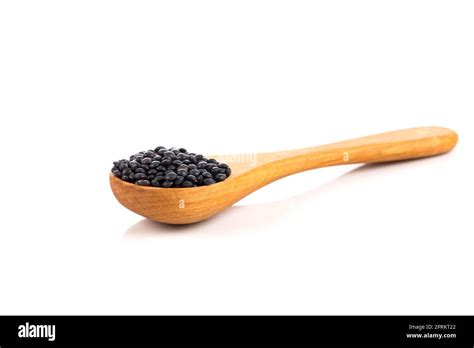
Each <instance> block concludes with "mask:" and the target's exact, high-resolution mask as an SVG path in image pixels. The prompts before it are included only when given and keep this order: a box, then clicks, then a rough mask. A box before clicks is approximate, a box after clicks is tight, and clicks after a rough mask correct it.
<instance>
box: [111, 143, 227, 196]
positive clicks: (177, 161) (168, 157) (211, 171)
mask: <svg viewBox="0 0 474 348" xmlns="http://www.w3.org/2000/svg"><path fill="white" fill-rule="evenodd" d="M112 173H113V174H114V175H115V176H116V177H118V178H120V179H122V180H124V181H128V182H131V183H134V184H137V185H142V186H155V187H193V186H203V185H212V184H215V183H216V182H219V181H223V180H225V179H227V178H228V177H229V175H230V168H229V166H228V165H227V164H225V163H219V162H217V161H216V160H215V159H212V158H211V159H207V158H206V157H204V156H203V155H197V154H195V153H188V152H187V151H186V149H183V148H181V149H177V148H174V147H172V148H169V149H167V148H165V147H164V146H158V147H157V148H156V149H155V150H148V151H140V152H139V153H137V154H135V155H133V156H130V160H126V159H123V160H120V161H117V162H114V167H113V168H112Z"/></svg>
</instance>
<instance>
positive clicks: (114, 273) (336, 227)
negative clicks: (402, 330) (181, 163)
mask: <svg viewBox="0 0 474 348" xmlns="http://www.w3.org/2000/svg"><path fill="white" fill-rule="evenodd" d="M473 18H474V4H473V2H469V1H432V0H430V1H411V0H410V1H320V2H316V1H168V2H157V1H140V2H138V1H129V2H125V1H41V2H40V1H3V2H2V3H1V4H0V119H1V121H0V122H1V129H0V142H1V144H0V145H1V146H0V156H1V164H0V166H1V170H0V205H1V217H0V314H474V299H473V296H472V294H473V293H474V277H473V271H472V270H473V265H474V253H473V243H474V228H473V222H472V202H473V197H474V190H473V186H474V185H473V183H472V182H473V170H472V168H473V166H472V164H471V161H472V159H473V155H472V149H473V148H474V146H473V143H474V141H473V136H474V134H473V131H474V127H473V121H472V118H473V116H474V99H473V97H474V20H473ZM432 125H435V126H444V127H449V128H452V129H454V130H456V131H457V132H458V133H459V137H460V141H459V143H458V146H457V148H456V149H455V150H454V151H453V152H451V153H449V154H447V155H444V156H439V157H435V158H430V159H425V160H419V161H414V162H405V163H398V164H393V165H384V166H375V167H362V168H359V166H356V165H354V166H346V167H334V168H327V169H319V170H314V171H311V172H306V173H303V174H299V175H296V176H293V177H289V178H286V179H283V180H281V181H279V182H276V183H274V184H271V185H269V186H267V187H265V188H264V189H262V190H261V191H259V192H256V193H254V194H252V195H251V196H249V197H247V198H246V199H244V200H243V201H241V202H239V204H238V205H237V206H235V207H232V208H229V209H228V210H227V211H225V212H223V213H222V214H220V215H218V216H216V217H215V218H213V219H211V220H208V221H206V222H203V223H200V224H196V225H191V226H187V227H170V226H165V225H161V224H158V223H153V222H150V221H146V220H144V219H142V218H141V217H140V216H138V215H135V214H134V213H132V212H130V211H128V210H126V209H125V208H123V207H122V206H121V205H119V203H118V202H117V201H116V200H115V199H114V197H113V195H112V193H111V191H110V188H109V184H108V172H109V170H110V168H111V163H112V161H113V160H117V159H120V158H123V157H127V156H129V155H130V154H133V153H135V152H137V151H139V150H145V149H148V148H153V147H155V146H157V145H165V146H183V147H186V148H188V149H189V150H192V151H195V152H200V153H204V154H210V153H214V154H216V153H239V152H259V151H273V150H283V149H291V148H298V147H305V146H313V145H319V144H324V143H329V142H333V141H339V140H345V139H348V138H352V137H357V136H363V135H369V134H372V133H378V132H383V131H389V130H395V129H400V128H408V127H416V126H432Z"/></svg>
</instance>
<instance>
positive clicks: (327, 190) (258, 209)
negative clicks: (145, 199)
mask: <svg viewBox="0 0 474 348" xmlns="http://www.w3.org/2000/svg"><path fill="white" fill-rule="evenodd" d="M447 156H450V154H448V155H445V156H437V157H432V158H423V159H417V160H408V161H401V162H395V163H380V164H365V165H361V166H359V167H357V168H356V169H353V170H351V171H349V172H347V173H345V174H343V175H341V176H339V177H337V178H336V179H333V180H331V181H330V182H328V183H326V184H323V185H322V186H320V187H318V188H315V189H312V190H309V191H306V192H304V193H301V194H298V195H296V196H293V197H289V198H286V199H283V200H279V201H275V202H269V203H260V204H250V205H234V206H231V207H229V208H227V209H226V210H224V211H223V212H221V213H219V214H217V215H216V216H214V217H212V218H210V219H208V220H205V221H202V222H199V223H195V224H190V225H168V224H162V223H159V222H156V221H152V220H149V219H143V220H141V221H139V222H137V223H136V224H134V225H132V226H130V227H129V228H128V229H127V231H126V233H125V234H124V237H123V238H124V239H142V238H159V237H166V236H168V237H171V236H173V235H175V234H178V235H180V236H183V235H186V236H193V237H194V236H201V237H202V236H203V235H209V236H211V235H213V236H229V235H238V234H245V233H246V232H248V231H252V230H255V229H258V228H259V226H262V225H271V224H274V223H277V222H278V220H279V219H282V218H283V217H285V216H287V215H289V214H291V213H292V212H293V211H294V210H295V209H302V208H307V207H308V206H311V205H314V206H315V207H317V206H318V204H324V200H325V199H326V197H327V195H329V194H331V191H333V190H335V189H337V188H346V187H349V186H352V185H357V183H358V182H360V181H366V180H372V179H374V178H375V177H378V176H380V175H382V174H388V173H396V172H399V173H400V174H403V173H404V170H409V171H416V170H417V167H418V166H426V165H429V164H430V163H434V162H437V161H439V160H444V161H447V158H446V157H447ZM443 157H444V158H443ZM394 180H396V179H394ZM348 194H349V195H350V192H348ZM347 199H348V200H350V199H354V197H347ZM387 199H390V197H387ZM356 201H357V198H356ZM381 203H382V202H381ZM382 204H383V203H382ZM358 209H360V210H361V214H363V212H364V208H363V207H362V206H360V207H359V208H358ZM314 213H315V214H316V216H317V212H316V211H315V212H314Z"/></svg>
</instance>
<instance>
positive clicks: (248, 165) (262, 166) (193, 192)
mask: <svg viewBox="0 0 474 348" xmlns="http://www.w3.org/2000/svg"><path fill="white" fill-rule="evenodd" d="M457 141H458V136H457V134H456V133H455V132H454V131H452V130H450V129H447V128H440V127H424V128H411V129H403V130H398V131H394V132H388V133H382V134H376V135H371V136H367V137H363V138H357V139H353V140H347V141H342V142H338V143H334V144H329V145H323V146H316V147H309V148H304V149H297V150H290V151H280V152H268V153H256V154H243V155H221V156H214V158H215V159H216V160H217V161H219V162H224V163H227V164H228V165H229V166H230V167H231V169H232V174H231V175H230V177H229V178H227V179H226V180H224V181H222V182H220V183H217V184H213V185H209V186H199V187H191V188H160V187H149V186H139V185H135V184H131V183H128V182H125V181H123V180H120V179H118V178H116V177H115V176H113V175H112V174H111V175H110V186H111V187H112V191H113V193H114V195H115V197H116V198H117V199H118V201H119V202H120V203H121V204H122V205H124V206H125V207H126V208H128V209H130V210H131V211H133V212H135V213H137V214H139V215H142V216H144V217H147V218H150V219H153V220H156V221H159V222H164V223H168V224H189V223H193V222H198V221H202V220H206V219H208V218H210V217H211V216H213V215H215V214H217V213H219V212H220V211H222V210H224V209H225V208H227V207H229V206H231V205H232V204H234V203H235V202H237V201H238V200H240V199H242V198H243V197H245V196H247V195H248V194H249V193H251V192H253V191H256V190H258V189H259V188H261V187H263V186H265V185H267V184H269V183H271V182H272V181H275V180H277V179H280V178H283V177H285V176H288V175H291V174H295V173H299V172H303V171H305V170H309V169H315V168H321V167H328V166H334V165H338V164H354V163H377V162H391V161H400V160H406V159H412V158H420V157H428V156H434V155H439V154H442V153H445V152H448V151H450V150H451V149H452V148H453V147H454V146H455V145H456V143H457Z"/></svg>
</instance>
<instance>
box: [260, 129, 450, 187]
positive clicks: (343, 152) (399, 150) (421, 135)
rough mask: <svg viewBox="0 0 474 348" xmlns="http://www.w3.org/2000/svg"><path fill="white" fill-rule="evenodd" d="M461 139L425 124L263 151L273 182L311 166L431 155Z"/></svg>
mask: <svg viewBox="0 0 474 348" xmlns="http://www.w3.org/2000/svg"><path fill="white" fill-rule="evenodd" d="M457 141H458V136H457V134H456V133H455V132H454V131H452V130H450V129H447V128H441V127H422V128H410V129H402V130H398V131H393V132H387V133H381V134H375V135H370V136H366V137H362V138H356V139H352V140H346V141H342V142H338V143H333V144H329V145H323V146H316V147H309V148H304V149H297V150H290V151H281V152H272V153H261V154H258V163H259V164H261V165H263V166H264V167H267V168H268V171H267V173H268V174H270V173H271V174H270V175H268V179H269V180H270V181H273V180H276V179H278V178H281V177H283V176H287V175H290V174H295V173H298V172H302V171H305V170H309V169H314V168H321V167H327V166H334V165H339V164H354V163H378V162H392V161H401V160H407V159H413V158H421V157H429V156H435V155H439V154H443V153H446V152H448V151H450V150H451V149H452V148H454V146H455V145H456V143H457Z"/></svg>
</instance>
